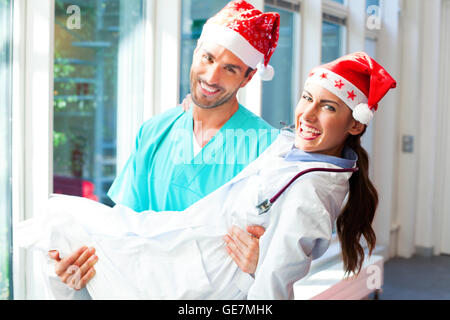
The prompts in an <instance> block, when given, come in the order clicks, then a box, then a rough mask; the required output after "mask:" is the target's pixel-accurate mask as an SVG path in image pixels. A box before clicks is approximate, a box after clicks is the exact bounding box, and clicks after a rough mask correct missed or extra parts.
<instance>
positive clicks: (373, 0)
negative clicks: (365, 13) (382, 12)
mask: <svg viewBox="0 0 450 320" xmlns="http://www.w3.org/2000/svg"><path fill="white" fill-rule="evenodd" d="M371 6H377V7H379V6H380V0H366V7H367V9H369V8H370V7H371Z"/></svg>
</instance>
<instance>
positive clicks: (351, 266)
mask: <svg viewBox="0 0 450 320" xmlns="http://www.w3.org/2000/svg"><path fill="white" fill-rule="evenodd" d="M364 131H365V130H364ZM363 134H364V132H363V133H361V134H360V135H357V136H349V137H348V138H347V141H346V143H345V144H346V146H348V147H350V148H352V149H353V150H354V151H355V152H356V154H357V155H358V162H357V166H358V168H359V171H357V172H355V173H354V174H353V175H352V177H351V178H350V191H349V195H348V201H347V203H346V205H345V207H344V209H343V210H342V212H341V214H340V215H339V217H338V219H337V221H336V230H337V234H338V237H339V241H340V243H341V248H342V258H343V262H344V270H345V273H346V274H348V275H349V274H350V273H354V274H358V273H359V272H360V271H361V267H362V264H363V262H364V249H363V247H362V246H361V244H360V239H361V236H364V238H365V239H366V241H367V245H368V248H369V255H371V254H372V251H373V249H374V248H375V242H376V235H375V232H374V231H373V229H372V222H373V219H374V216H375V211H376V209H377V206H378V193H377V190H376V189H375V187H374V185H373V184H372V182H371V181H370V179H369V156H368V155H367V152H366V150H364V148H363V147H362V146H361V136H362V135H363Z"/></svg>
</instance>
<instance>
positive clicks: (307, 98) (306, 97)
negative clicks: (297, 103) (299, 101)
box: [303, 95, 312, 102]
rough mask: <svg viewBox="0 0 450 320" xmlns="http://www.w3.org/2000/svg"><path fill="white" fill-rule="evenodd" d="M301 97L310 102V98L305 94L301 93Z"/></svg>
mask: <svg viewBox="0 0 450 320" xmlns="http://www.w3.org/2000/svg"><path fill="white" fill-rule="evenodd" d="M303 99H305V100H306V101H308V102H312V98H311V97H309V96H307V95H303Z"/></svg>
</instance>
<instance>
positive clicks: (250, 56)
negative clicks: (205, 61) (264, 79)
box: [198, 23, 264, 69]
mask: <svg viewBox="0 0 450 320" xmlns="http://www.w3.org/2000/svg"><path fill="white" fill-rule="evenodd" d="M198 41H199V42H212V43H215V44H217V45H219V46H222V47H224V48H226V49H228V50H230V51H231V52H232V53H234V54H235V55H236V56H237V57H238V58H239V59H241V60H242V62H244V63H245V64H246V65H248V66H249V67H250V68H252V69H256V67H257V65H258V63H260V62H261V61H264V54H262V53H261V52H260V51H258V50H257V49H255V47H253V46H252V45H251V44H250V43H249V42H248V41H247V40H246V39H245V38H244V37H243V36H241V35H240V34H239V33H238V32H236V31H234V30H232V29H230V28H227V27H225V26H222V25H218V24H215V23H206V24H205V25H204V26H203V31H202V34H201V36H200V39H199V40H198Z"/></svg>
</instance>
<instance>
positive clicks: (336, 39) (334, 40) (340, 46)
mask: <svg viewBox="0 0 450 320" xmlns="http://www.w3.org/2000/svg"><path fill="white" fill-rule="evenodd" d="M344 32H345V26H342V25H339V24H335V23H331V22H328V21H324V22H323V23H322V63H328V62H331V61H333V60H335V59H337V58H339V57H341V56H343V55H344V54H345V41H344V35H345V33H344Z"/></svg>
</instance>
